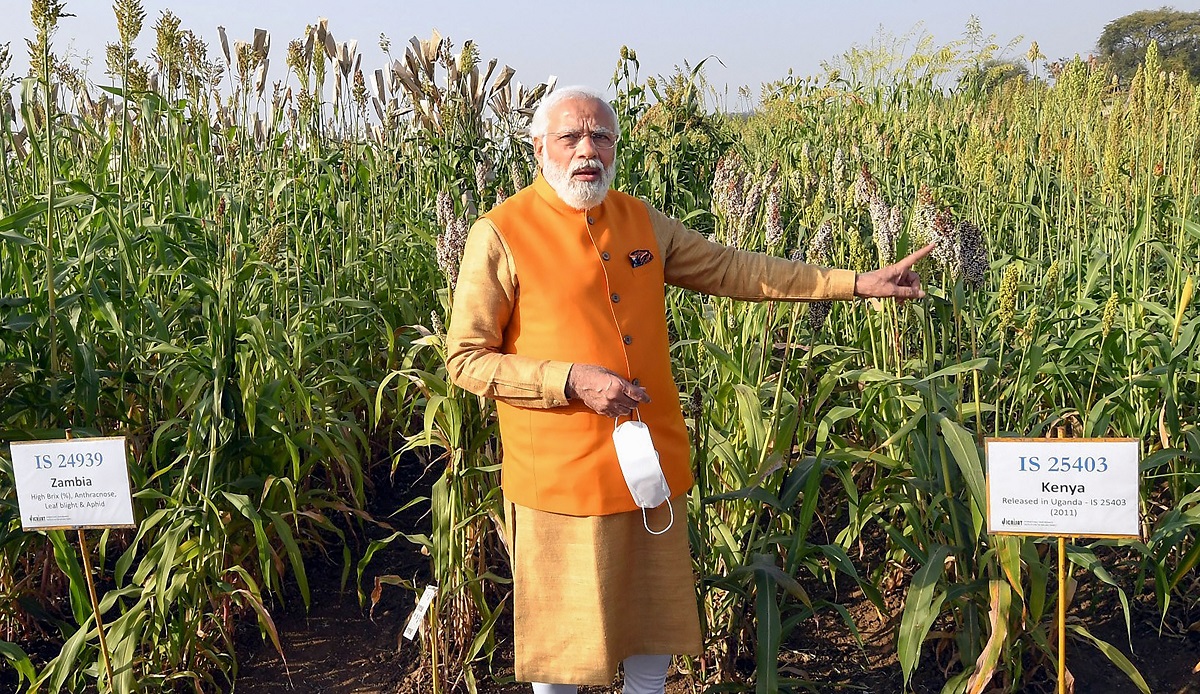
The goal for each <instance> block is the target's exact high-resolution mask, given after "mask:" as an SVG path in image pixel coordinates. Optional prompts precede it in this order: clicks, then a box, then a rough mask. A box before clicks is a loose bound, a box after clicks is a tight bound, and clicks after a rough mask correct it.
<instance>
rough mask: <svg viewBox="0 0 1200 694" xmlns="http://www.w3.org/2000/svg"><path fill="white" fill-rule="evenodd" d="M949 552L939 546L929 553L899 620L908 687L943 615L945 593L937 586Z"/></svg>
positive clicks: (899, 650) (898, 639)
mask: <svg viewBox="0 0 1200 694" xmlns="http://www.w3.org/2000/svg"><path fill="white" fill-rule="evenodd" d="M948 556H950V548H949V547H947V546H946V545H938V546H937V547H934V548H933V550H932V551H930V552H929V556H928V557H927V558H926V560H925V564H924V565H922V566H921V568H920V569H918V570H917V572H916V573H915V574H914V575H913V580H912V583H911V584H910V585H909V587H908V595H907V597H906V598H905V601H904V613H903V615H901V617H900V632H899V633H898V634H897V637H896V651H897V656H898V657H899V660H900V669H901V670H902V672H903V673H904V683H905V684H906V685H907V684H908V680H909V678H910V677H912V673H913V671H914V670H916V667H917V663H918V662H919V661H920V658H921V646H922V644H924V643H925V637H926V636H928V635H929V629H930V628H931V627H932V626H933V623H934V621H935V620H937V617H938V615H939V614H941V611H942V602H943V601H944V600H945V599H946V594H945V592H938V591H937V586H938V582H939V581H941V578H942V573H943V572H944V571H945V568H946V557H948Z"/></svg>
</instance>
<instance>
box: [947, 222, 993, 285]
mask: <svg viewBox="0 0 1200 694" xmlns="http://www.w3.org/2000/svg"><path fill="white" fill-rule="evenodd" d="M954 236H955V239H956V241H957V246H956V248H955V254H956V255H957V267H958V272H959V276H960V277H961V278H962V280H963V282H964V283H966V285H967V286H969V287H971V288H973V289H980V288H982V287H983V284H984V282H985V281H986V279H987V271H988V249H987V243H986V242H985V241H984V238H983V232H982V231H981V230H980V229H979V227H977V226H975V224H973V223H972V222H968V221H962V222H959V223H958V226H957V227H956V228H955V230H954Z"/></svg>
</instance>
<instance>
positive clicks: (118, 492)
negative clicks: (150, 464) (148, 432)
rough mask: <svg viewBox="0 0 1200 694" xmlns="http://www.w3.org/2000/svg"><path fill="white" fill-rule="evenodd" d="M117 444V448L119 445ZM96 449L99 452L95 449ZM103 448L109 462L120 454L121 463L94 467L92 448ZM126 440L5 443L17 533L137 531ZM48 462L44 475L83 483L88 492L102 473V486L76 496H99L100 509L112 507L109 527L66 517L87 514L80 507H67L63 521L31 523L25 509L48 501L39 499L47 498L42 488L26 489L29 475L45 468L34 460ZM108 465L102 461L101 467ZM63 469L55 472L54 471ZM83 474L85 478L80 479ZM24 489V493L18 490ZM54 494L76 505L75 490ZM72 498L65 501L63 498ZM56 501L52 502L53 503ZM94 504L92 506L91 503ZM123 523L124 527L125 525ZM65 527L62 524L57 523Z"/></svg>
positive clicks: (103, 438) (29, 486)
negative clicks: (49, 473)
mask: <svg viewBox="0 0 1200 694" xmlns="http://www.w3.org/2000/svg"><path fill="white" fill-rule="evenodd" d="M118 442H119V443H118ZM98 444H99V446H98ZM98 447H99V448H103V449H104V452H105V453H106V454H108V455H109V456H111V455H112V454H113V453H114V452H117V451H119V453H120V459H119V460H113V461H111V463H112V464H110V465H102V463H97V462H96V455H97V453H99V451H98V450H97V448H98ZM128 447H129V445H128V440H127V439H126V437H124V436H96V437H88V438H67V439H53V440H39V441H11V442H9V451H10V454H11V457H12V463H13V478H14V482H15V486H16V492H17V508H18V510H19V512H20V515H21V529H22V530H24V531H26V532H31V531H36V530H84V529H104V528H136V527H137V521H136V519H135V518H134V514H133V494H132V487H131V484H130V480H129V457H128V456H129V452H128ZM47 455H48V456H50V457H49V464H50V465H52V466H54V467H51V468H47V469H49V470H58V469H63V470H66V471H67V474H69V475H72V476H73V481H74V480H78V479H85V480H87V482H88V485H87V486H88V487H91V486H93V485H94V481H95V480H96V477H95V473H96V472H98V471H102V472H103V476H102V478H101V482H102V484H100V485H97V486H96V488H95V490H94V491H87V492H84V491H81V492H78V493H79V494H85V495H104V496H97V498H98V499H99V498H103V499H104V501H103V502H99V503H102V504H103V506H107V505H108V504H110V503H111V504H112V508H111V510H108V511H106V513H107V514H108V516H109V517H112V518H113V522H105V521H103V520H102V521H101V522H89V519H87V518H85V517H81V516H80V513H74V514H73V513H71V512H72V511H76V509H77V508H78V509H79V511H80V512H83V511H86V509H87V508H88V507H87V506H86V505H83V504H82V503H81V505H80V506H78V507H74V506H73V507H71V508H69V509H67V510H66V511H65V512H64V513H65V514H66V515H62V516H54V517H50V516H46V517H45V518H46V520H45V521H41V520H34V517H33V516H30V513H31V512H32V511H31V510H30V506H31V505H32V504H33V503H35V502H36V503H42V502H43V501H49V499H45V498H44V497H45V496H46V495H47V494H46V493H45V492H43V485H41V484H40V482H41V480H39V484H38V485H37V486H36V489H37V491H36V492H35V491H33V490H34V488H35V486H34V485H32V484H31V478H30V474H31V473H33V469H32V468H33V466H35V465H38V464H41V462H44V461H45V460H46V459H45V458H38V459H36V460H35V457H34V456H47ZM108 462H110V461H107V460H104V461H103V463H108ZM60 465H61V466H62V467H58V466H60ZM84 471H86V472H88V473H89V475H90V476H87V477H80V475H82V474H83V473H84ZM23 487H24V489H23ZM55 489H56V491H55V492H53V493H55V494H56V495H62V499H63V501H67V500H71V501H72V503H76V501H75V497H74V495H75V494H76V491H75V489H76V487H75V486H74V485H71V486H65V487H62V488H61V491H57V490H58V489H59V488H55ZM34 494H39V495H41V497H38V498H35V497H34ZM68 494H70V495H72V496H71V497H68V496H66V495H68ZM56 501H57V499H56ZM93 503H97V502H93ZM92 508H95V507H94V506H93V507H92ZM126 520H127V521H128V522H125V521H126ZM60 521H65V522H60Z"/></svg>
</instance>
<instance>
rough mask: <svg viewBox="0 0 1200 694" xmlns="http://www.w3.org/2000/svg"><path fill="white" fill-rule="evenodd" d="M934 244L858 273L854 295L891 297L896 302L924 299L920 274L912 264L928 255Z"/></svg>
mask: <svg viewBox="0 0 1200 694" xmlns="http://www.w3.org/2000/svg"><path fill="white" fill-rule="evenodd" d="M935 245H937V244H933V243H931V244H929V245H928V246H925V247H924V248H922V249H920V250H918V251H916V252H914V253H911V254H910V255H909V256H908V257H906V258H904V259H903V260H899V261H897V262H895V263H892V264H891V265H888V266H887V267H881V268H879V269H878V270H872V271H871V272H864V273H861V274H859V275H858V276H857V277H855V278H854V296H861V297H875V298H880V299H883V298H887V297H893V298H895V299H896V300H897V301H898V302H903V301H904V300H906V299H924V298H925V292H924V290H922V289H921V276H920V275H918V274H917V273H916V272H914V271H913V269H912V266H913V265H915V264H916V262H917V261H918V260H920V259H921V258H924V257H925V256H927V255H929V253H930V251H932V250H933V248H934V246H935Z"/></svg>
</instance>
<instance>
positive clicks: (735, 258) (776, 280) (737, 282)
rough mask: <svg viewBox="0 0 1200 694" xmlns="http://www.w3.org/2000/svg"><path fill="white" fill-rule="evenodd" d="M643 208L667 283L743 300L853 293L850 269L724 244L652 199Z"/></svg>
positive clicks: (816, 297) (837, 296) (850, 295)
mask: <svg viewBox="0 0 1200 694" xmlns="http://www.w3.org/2000/svg"><path fill="white" fill-rule="evenodd" d="M646 209H647V210H648V211H649V212H650V223H651V224H652V225H653V226H654V235H655V238H657V240H658V247H659V250H660V251H661V252H662V255H663V269H664V271H665V275H666V281H667V283H669V284H673V285H675V286H677V287H683V288H685V289H694V290H696V291H699V292H703V293H705V294H715V295H717V296H728V297H732V298H734V299H744V300H747V301H762V300H765V299H772V300H783V301H812V300H821V299H851V298H853V297H854V277H855V273H854V271H853V270H838V269H833V268H823V267H818V266H816V265H808V264H807V263H801V262H795V261H791V260H785V259H783V258H776V257H774V256H770V255H767V254H765V253H752V252H749V251H742V250H738V249H736V248H730V247H728V246H723V245H721V244H719V243H713V242H712V241H709V240H708V239H706V238H704V236H702V235H701V234H700V233H699V232H696V231H693V230H691V229H688V228H687V227H685V226H684V225H683V223H682V222H680V221H678V220H676V219H673V218H671V217H668V216H667V215H665V214H663V213H662V212H659V211H658V210H656V209H654V207H652V206H651V205H646Z"/></svg>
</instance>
